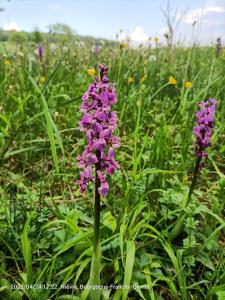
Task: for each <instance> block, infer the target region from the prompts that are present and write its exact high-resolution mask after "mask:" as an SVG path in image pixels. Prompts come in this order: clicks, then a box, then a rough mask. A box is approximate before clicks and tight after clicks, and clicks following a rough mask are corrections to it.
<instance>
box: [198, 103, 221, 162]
mask: <svg viewBox="0 0 225 300" xmlns="http://www.w3.org/2000/svg"><path fill="white" fill-rule="evenodd" d="M216 104H217V101H216V99H209V100H208V101H205V102H204V101H202V102H200V103H199V107H200V111H198V112H197V114H196V117H197V125H196V126H195V127H194V130H193V134H194V135H195V136H196V142H195V152H196V155H197V157H198V158H200V159H202V158H203V157H207V156H208V154H207V152H206V148H207V147H209V146H211V137H212V129H213V127H214V115H215V111H216Z"/></svg>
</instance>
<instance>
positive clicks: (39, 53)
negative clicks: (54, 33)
mask: <svg viewBox="0 0 225 300" xmlns="http://www.w3.org/2000/svg"><path fill="white" fill-rule="evenodd" d="M35 53H36V54H37V56H38V58H39V59H40V60H42V59H43V55H44V47H43V46H42V45H41V44H39V45H38V46H37V48H36V50H35Z"/></svg>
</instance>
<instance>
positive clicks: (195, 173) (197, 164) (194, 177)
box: [185, 157, 202, 207]
mask: <svg viewBox="0 0 225 300" xmlns="http://www.w3.org/2000/svg"><path fill="white" fill-rule="evenodd" d="M201 160H202V158H201V157H198V158H197V159H196V162H195V168H194V172H193V176H192V182H191V186H190V189H189V192H188V197H187V202H186V204H185V207H187V206H188V205H189V203H190V201H191V195H192V193H193V190H194V188H195V185H196V182H197V177H198V176H197V175H198V171H199V169H200V163H201Z"/></svg>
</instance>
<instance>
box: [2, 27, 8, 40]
mask: <svg viewBox="0 0 225 300" xmlns="http://www.w3.org/2000/svg"><path fill="white" fill-rule="evenodd" d="M7 40H8V34H7V33H6V32H5V31H3V29H2V28H0V41H2V42H6V41H7Z"/></svg>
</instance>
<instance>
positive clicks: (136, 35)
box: [130, 26, 148, 42]
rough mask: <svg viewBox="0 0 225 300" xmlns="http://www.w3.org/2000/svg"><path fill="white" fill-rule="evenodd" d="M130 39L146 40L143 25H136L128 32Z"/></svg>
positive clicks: (136, 40) (135, 40)
mask: <svg viewBox="0 0 225 300" xmlns="http://www.w3.org/2000/svg"><path fill="white" fill-rule="evenodd" d="M130 39H131V41H134V42H146V41H147V40H148V36H147V34H146V33H145V32H144V28H143V27H141V26H136V27H135V29H134V31H133V32H132V33H131V34H130Z"/></svg>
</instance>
